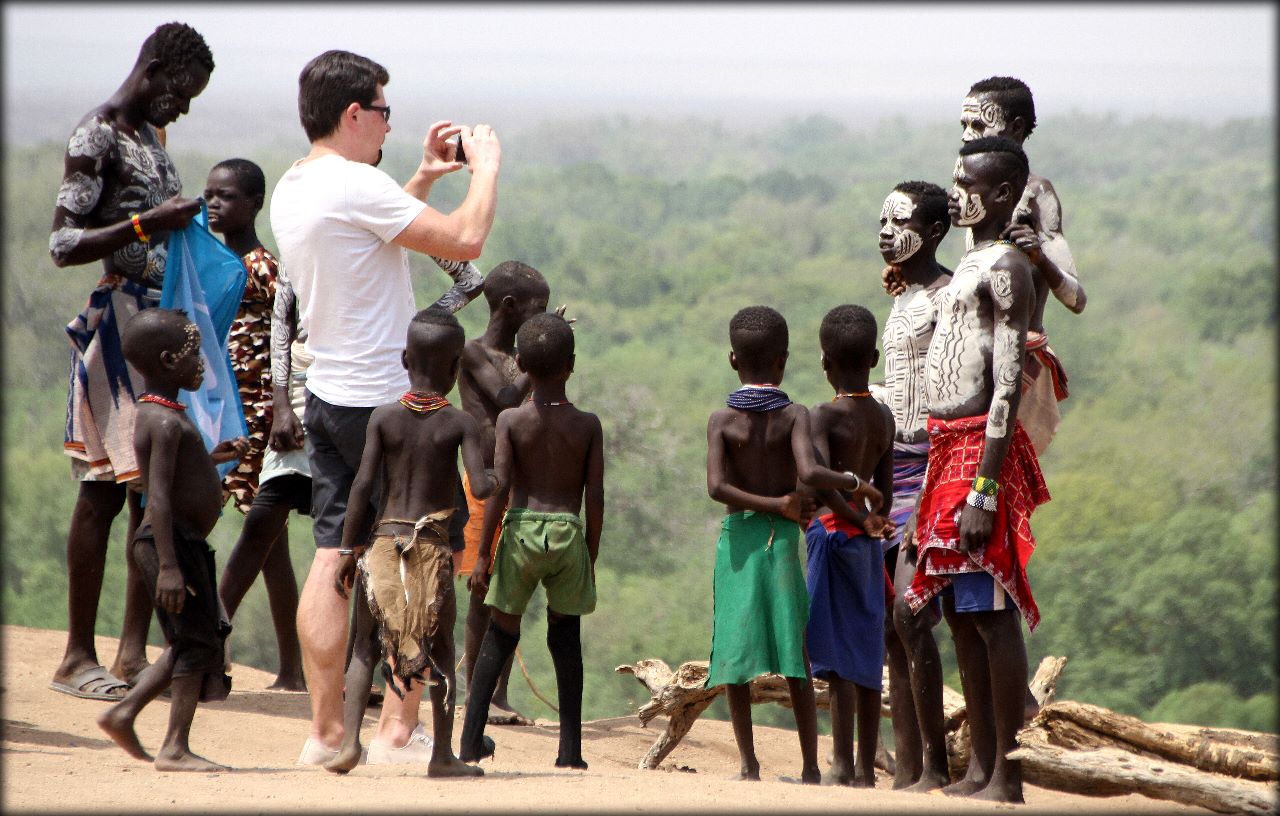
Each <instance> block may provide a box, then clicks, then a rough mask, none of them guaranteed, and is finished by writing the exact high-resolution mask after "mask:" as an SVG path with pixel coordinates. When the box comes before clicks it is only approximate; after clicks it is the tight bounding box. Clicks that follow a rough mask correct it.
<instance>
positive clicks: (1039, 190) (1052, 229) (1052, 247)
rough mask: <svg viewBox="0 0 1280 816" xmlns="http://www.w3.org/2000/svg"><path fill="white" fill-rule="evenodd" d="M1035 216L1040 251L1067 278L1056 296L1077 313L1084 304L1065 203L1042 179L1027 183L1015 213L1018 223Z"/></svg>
mask: <svg viewBox="0 0 1280 816" xmlns="http://www.w3.org/2000/svg"><path fill="white" fill-rule="evenodd" d="M1031 214H1034V215H1035V216H1036V219H1037V220H1035V221H1034V223H1035V224H1036V237H1037V238H1039V239H1040V251H1041V252H1042V253H1044V255H1045V256H1046V257H1047V258H1048V259H1049V260H1051V261H1053V264H1054V266H1056V267H1058V269H1059V270H1060V271H1061V272H1062V274H1063V281H1062V283H1061V284H1059V285H1058V288H1057V289H1055V290H1053V296H1054V297H1055V298H1057V299H1058V300H1059V301H1061V302H1062V304H1063V305H1064V306H1066V307H1067V308H1069V309H1074V308H1075V307H1076V304H1078V303H1079V301H1080V276H1079V273H1077V272H1076V259H1075V257H1074V256H1073V255H1072V254H1071V247H1070V246H1069V245H1068V244H1067V239H1066V237H1065V236H1064V235H1063V234H1062V203H1061V202H1060V201H1059V200H1058V194H1057V193H1056V192H1054V191H1053V190H1052V189H1047V188H1045V186H1044V180H1043V179H1041V178H1040V177H1039V176H1035V175H1033V176H1031V177H1030V178H1028V179H1027V186H1026V187H1025V188H1023V190H1022V198H1020V199H1018V206H1016V207H1015V208H1014V210H1013V218H1014V220H1015V221H1016V220H1018V218H1019V217H1024V218H1025V217H1026V216H1027V215H1031ZM964 248H965V249H966V250H970V249H973V230H972V229H966V230H965V231H964Z"/></svg>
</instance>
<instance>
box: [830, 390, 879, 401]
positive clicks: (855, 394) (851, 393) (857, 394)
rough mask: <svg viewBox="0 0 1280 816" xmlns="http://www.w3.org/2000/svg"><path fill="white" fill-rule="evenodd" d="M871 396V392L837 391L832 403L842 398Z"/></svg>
mask: <svg viewBox="0 0 1280 816" xmlns="http://www.w3.org/2000/svg"><path fill="white" fill-rule="evenodd" d="M869 396H871V392H870V391H837V392H836V395H835V396H834V397H832V398H831V401H832V402H835V401H836V400H838V399H840V398H841V397H869Z"/></svg>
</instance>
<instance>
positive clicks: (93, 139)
mask: <svg viewBox="0 0 1280 816" xmlns="http://www.w3.org/2000/svg"><path fill="white" fill-rule="evenodd" d="M115 147H116V141H115V134H114V132H112V130H111V128H110V127H108V126H107V125H105V124H103V123H101V122H98V121H96V120H94V119H90V120H89V121H87V122H85V123H84V124H82V125H81V126H80V127H78V128H77V129H76V132H75V133H73V134H72V136H71V139H70V141H69V142H68V144H67V150H66V153H65V154H64V157H63V171H62V185H61V186H60V187H59V188H58V198H57V202H56V203H55V204H54V208H53V227H52V229H51V230H50V235H49V255H50V256H51V257H52V258H53V263H54V265H55V266H58V267H64V266H76V265H79V264H86V263H91V262H93V261H100V260H102V259H103V258H106V257H108V256H109V255H111V254H112V253H114V252H116V251H117V250H119V249H122V248H124V247H126V246H128V245H129V244H133V243H141V242H142V239H141V238H139V237H138V234H137V232H136V231H135V230H134V227H133V223H132V221H131V220H130V219H128V218H125V219H124V220H123V221H117V222H116V223H114V224H108V225H105V226H90V224H91V223H92V220H93V214H94V212H95V211H96V210H97V207H98V204H99V202H100V200H101V198H102V189H103V184H104V177H105V175H106V173H107V172H108V167H107V165H108V162H109V160H110V157H111V155H112V153H113V152H114V150H115ZM198 212H200V202H199V201H197V200H195V199H194V198H182V197H180V196H174V197H173V198H170V199H169V200H167V201H162V202H161V203H160V204H158V205H156V206H155V207H152V208H151V209H149V210H144V211H142V212H140V213H138V219H139V224H140V226H141V227H142V231H143V232H144V233H145V234H146V235H147V237H148V238H149V239H151V240H152V241H163V240H164V238H165V234H166V233H168V232H169V231H171V230H175V229H181V228H183V227H185V226H186V225H187V222H189V221H190V220H191V219H192V217H194V216H195V214H196V213H198Z"/></svg>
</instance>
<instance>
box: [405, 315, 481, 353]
mask: <svg viewBox="0 0 1280 816" xmlns="http://www.w3.org/2000/svg"><path fill="white" fill-rule="evenodd" d="M466 342H467V335H466V332H465V331H463V329H462V324H461V323H459V322H458V318H456V317H454V316H453V312H451V311H449V310H448V309H444V308H441V307H439V306H428V307H427V308H425V309H423V310H422V311H420V312H418V313H417V314H415V315H414V316H413V319H412V320H410V321H409V330H408V333H407V336H406V338H405V349H406V350H408V349H410V348H416V349H417V353H418V354H420V355H422V356H421V357H420V358H419V362H420V363H421V364H424V365H426V364H428V360H429V358H430V357H431V356H433V355H435V354H443V353H449V352H460V351H462V347H463V345H465V344H466Z"/></svg>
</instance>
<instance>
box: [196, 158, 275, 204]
mask: <svg viewBox="0 0 1280 816" xmlns="http://www.w3.org/2000/svg"><path fill="white" fill-rule="evenodd" d="M213 170H230V171H231V173H232V174H233V175H234V176H235V177H236V182H237V183H238V184H239V185H240V192H242V193H244V194H245V195H247V196H249V197H250V198H252V197H253V196H258V195H260V196H265V195H266V194H267V179H266V177H265V176H263V174H262V168H261V167H259V166H258V165H256V164H254V163H253V162H251V161H249V160H248V159H224V160H223V161H220V162H218V163H217V164H215V165H214V166H213V167H212V169H211V170H210V172H212V171H213Z"/></svg>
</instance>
